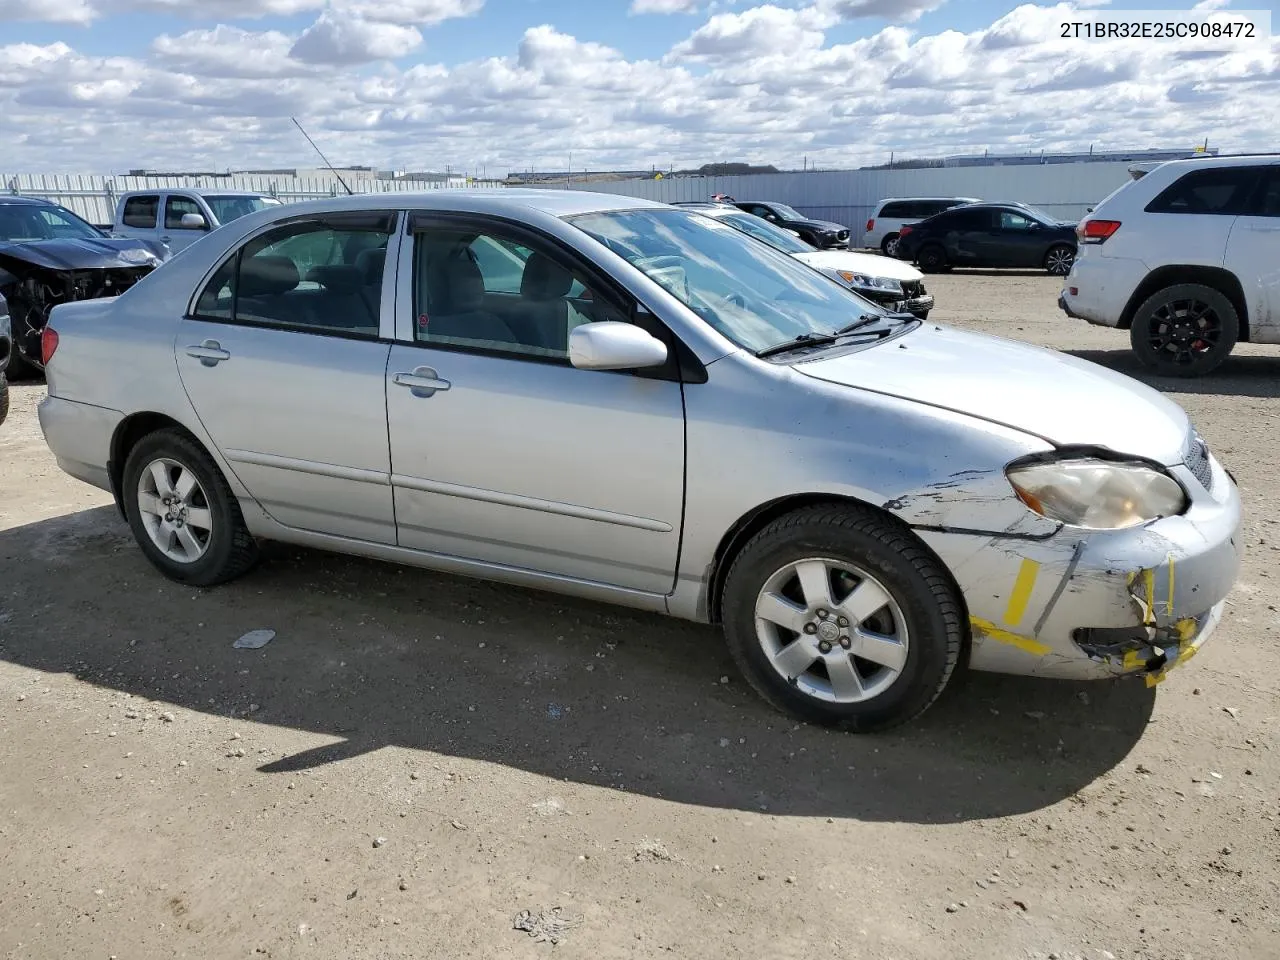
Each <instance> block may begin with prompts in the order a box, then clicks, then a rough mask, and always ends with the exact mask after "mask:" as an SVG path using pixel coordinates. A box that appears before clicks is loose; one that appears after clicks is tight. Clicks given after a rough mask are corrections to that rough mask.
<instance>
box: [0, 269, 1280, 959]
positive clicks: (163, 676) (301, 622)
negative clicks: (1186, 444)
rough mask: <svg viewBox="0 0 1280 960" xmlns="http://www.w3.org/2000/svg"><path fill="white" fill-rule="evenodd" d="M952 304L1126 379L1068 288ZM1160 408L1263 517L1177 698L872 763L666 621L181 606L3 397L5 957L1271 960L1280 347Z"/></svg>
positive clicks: (958, 701) (335, 598) (1083, 703)
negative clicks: (1069, 312) (1190, 423)
mask: <svg viewBox="0 0 1280 960" xmlns="http://www.w3.org/2000/svg"><path fill="white" fill-rule="evenodd" d="M929 286H930V287H931V289H932V290H933V291H934V292H935V294H936V295H937V297H938V302H939V307H938V309H937V312H936V319H938V320H940V321H943V322H949V323H955V324H956V325H959V326H963V327H967V328H970V329H975V330H986V331H990V332H993V333H997V334H1001V335H1005V336H1011V337H1016V338H1020V339H1025V340H1029V341H1032V342H1035V343H1041V344H1046V345H1049V346H1052V347H1056V348H1059V349H1066V350H1072V351H1075V352H1078V353H1080V354H1081V355H1083V356H1085V357H1087V358H1088V359H1091V360H1095V361H1098V362H1101V363H1105V364H1107V365H1109V366H1112V367H1114V368H1116V369H1119V370H1121V371H1123V372H1126V373H1136V372H1137V370H1136V367H1135V366H1134V364H1133V363H1132V361H1131V360H1130V356H1129V353H1128V341H1127V336H1126V335H1125V334H1123V333H1118V332H1113V331H1106V330H1098V329H1094V328H1090V327H1087V326H1085V325H1084V324H1082V323H1080V322H1078V321H1072V320H1069V319H1067V318H1066V317H1065V316H1063V315H1062V314H1061V313H1059V312H1058V310H1057V308H1056V306H1055V303H1054V301H1055V298H1056V295H1057V291H1058V289H1059V286H1060V283H1059V281H1056V280H1053V279H1051V278H1047V277H1044V276H1042V275H1039V276H1038V275H1034V274H1023V275H1019V274H1004V275H993V274H984V273H969V274H955V275H948V276H942V277H934V278H930V280H929ZM1157 385H1158V386H1160V387H1161V388H1162V389H1166V390H1168V391H1169V392H1170V393H1171V394H1172V395H1173V396H1174V398H1175V399H1176V400H1177V401H1178V402H1179V403H1182V404H1183V405H1185V406H1186V408H1187V409H1188V410H1189V412H1190V413H1191V414H1192V415H1193V417H1194V418H1195V420H1196V422H1197V423H1198V425H1199V427H1200V428H1201V431H1202V433H1203V434H1204V436H1205V437H1206V439H1207V440H1208V441H1209V443H1210V444H1211V445H1212V447H1213V448H1214V449H1215V451H1216V452H1217V453H1218V454H1219V456H1220V457H1221V458H1222V459H1223V460H1224V461H1225V462H1226V463H1227V465H1228V466H1229V467H1230V468H1231V469H1232V470H1233V471H1234V472H1235V474H1236V476H1237V478H1238V479H1239V482H1240V484H1241V487H1242V490H1243V494H1244V497H1245V502H1246V511H1247V525H1246V531H1245V533H1246V536H1245V540H1246V560H1245V566H1244V569H1243V572H1242V575H1241V579H1240V582H1239V585H1238V587H1237V589H1236V591H1235V592H1234V594H1233V596H1232V599H1231V606H1230V608H1229V610H1228V614H1227V618H1226V620H1225V623H1224V626H1223V628H1222V629H1221V631H1220V633H1219V634H1218V635H1217V636H1216V637H1215V638H1214V639H1213V640H1212V641H1211V642H1210V643H1209V644H1208V645H1207V646H1206V648H1205V649H1204V651H1203V652H1202V653H1201V655H1200V656H1199V657H1197V658H1196V659H1195V660H1194V661H1192V663H1191V664H1189V665H1188V666H1186V667H1185V668H1182V669H1180V670H1178V671H1175V672H1174V674H1173V675H1172V676H1171V677H1170V679H1169V680H1168V681H1167V682H1166V683H1164V684H1163V685H1161V686H1160V687H1159V688H1157V690H1154V691H1152V690H1147V689H1146V688H1145V687H1143V686H1142V685H1141V684H1112V683H1109V682H1108V683H1098V684H1088V685H1085V684H1069V683H1052V682H1032V681H1026V680H1020V679H1016V678H1002V677H992V676H981V675H972V676H969V677H967V678H965V681H964V683H963V684H962V685H960V686H958V687H957V688H955V689H952V690H950V691H949V692H948V693H947V694H946V695H945V696H944V697H943V699H942V700H941V701H940V702H939V703H938V704H937V705H936V706H935V707H934V709H933V710H931V711H930V712H929V713H928V714H927V715H926V716H925V718H923V719H922V720H921V721H920V722H918V723H917V724H916V725H914V726H912V727H910V728H908V729H905V730H900V731H897V732H894V733H892V734H888V735H884V736H878V737H853V736H842V735H835V734H831V733H827V732H823V731H820V730H817V729H811V728H808V727H805V728H799V727H797V726H795V725H794V724H793V723H790V722H788V721H787V719H786V718H783V717H781V716H780V715H778V714H775V713H773V712H771V711H770V710H769V709H768V708H767V707H766V706H764V705H763V704H762V703H761V702H760V701H759V700H758V699H757V698H756V697H755V696H753V695H752V694H751V693H750V691H748V690H747V689H746V688H745V684H743V683H742V682H741V681H740V680H739V678H738V677H737V675H736V674H735V672H734V670H733V668H732V666H731V664H730V662H729V659H728V657H727V655H726V653H725V651H724V649H723V648H722V645H721V643H720V641H719V638H718V635H717V634H716V633H715V632H713V631H712V630H710V629H707V628H701V627H698V626H695V625H689V624H685V623H681V622H678V621H674V620H668V619H662V618H658V617H650V616H644V615H639V614H633V613H630V612H627V611H623V610H618V609H613V608H607V607H603V606H599V605H595V604H590V603H584V602H577V601H570V600H563V599H560V598H558V597H554V596H549V595H540V594H534V593H530V592H526V591H521V590H516V589H511V588H506V587H501V586H490V585H486V584H483V583H478V582H472V581H465V580H460V579H452V578H448V577H443V576H436V575H432V574H428V573H424V572H420V571H415V570H408V569H398V568H396V567H393V566H388V565H382V564H378V563H373V562H364V561H359V560H348V559H345V558H341V557H335V556H330V555H325V554H320V553H313V552H307V551H298V550H296V549H293V548H288V547H280V546H275V547H271V548H269V549H268V551H267V555H266V559H265V561H264V563H263V564H262V566H261V567H260V568H259V569H258V570H256V571H255V572H254V573H252V574H251V575H249V576H247V577H245V578H244V579H242V580H240V581H238V582H236V583H234V584H231V585H228V586H225V587H222V588H218V589H216V590H211V591H201V590H194V589H189V588H183V587H181V586H178V585H176V584H173V583H171V582H169V581H167V580H165V579H163V578H161V577H160V575H159V574H157V573H156V572H154V570H153V569H152V568H151V567H150V566H148V565H147V564H146V562H145V561H144V560H143V558H142V555H141V553H140V552H139V551H138V550H137V548H136V547H135V546H134V544H133V542H132V541H131V539H130V536H129V533H128V530H127V528H126V527H125V525H124V523H123V522H122V521H121V520H120V518H119V517H118V515H117V514H116V513H115V512H114V508H113V507H111V506H110V504H109V498H108V497H107V496H106V495H104V494H102V493H101V492H99V491H96V490H94V489H92V488H90V487H87V486H85V485H83V484H80V483H78V482H76V481H74V480H71V479H70V478H68V477H66V476H65V475H63V474H62V473H61V472H60V471H59V470H58V469H57V467H56V466H55V464H54V463H53V460H52V458H51V457H50V456H49V453H48V450H47V448H46V447H45V445H44V442H43V439H42V438H41V436H40V432H39V426H38V423H37V421H36V415H35V407H36V403H37V402H38V400H39V397H40V396H41V395H42V393H43V387H42V386H41V385H39V384H26V385H18V386H17V387H16V388H15V390H14V394H15V396H14V407H15V409H14V412H13V413H12V415H11V418H10V420H9V421H8V422H7V423H6V424H5V425H4V426H3V427H0V957H11V958H62V957H75V958H102V960H107V958H109V957H118V958H119V960H126V958H150V957H157V958H159V957H165V958H176V957H211V958H212V957H216V958H224V957H250V958H252V957H276V958H305V957H317V958H318V957H343V958H351V960H360V958H375V957H376V958H400V957H404V958H409V957H413V958H426V957H431V958H435V957H440V958H449V960H456V958H463V957H468V958H469V957H476V958H485V960H496V958H508V957H536V956H546V955H548V954H549V952H550V951H552V950H554V951H555V954H556V955H557V956H560V957H565V958H574V957H584V958H591V960H598V958H603V957H610V958H612V957H637V958H639V957H646V958H648V957H654V956H674V957H694V958H699V960H701V958H704V957H708V956H710V957H715V958H717V960H719V958H733V957H743V958H759V957H768V958H791V957H801V956H804V957H854V958H863V957H866V958H881V957H883V958H895V960H917V958H918V960H934V958H939V960H942V958H946V960H955V958H965V957H974V958H1000V960H1004V958H1022V957H1026V958H1039V960H1047V958H1051V957H1058V958H1061V960H1068V958H1089V960H1103V958H1111V957H1114V958H1151V960H1173V958H1184V957H1185V958H1224V957H1225V958H1247V960H1265V958H1274V957H1280V907H1278V905H1280V754H1278V752H1277V746H1276V745H1277V732H1278V731H1280V725H1278V722H1277V715H1278V714H1280V700H1278V698H1277V693H1278V692H1280V680H1278V679H1277V678H1278V677H1280V651H1278V650H1277V638H1278V636H1280V614H1277V613H1276V608H1275V605H1274V603H1273V602H1272V601H1273V600H1274V599H1275V597H1274V582H1273V580H1272V572H1273V571H1274V570H1275V567H1276V560H1277V556H1276V551H1277V550H1280V529H1277V526H1276V524H1277V520H1276V519H1275V518H1276V517H1277V497H1276V486H1275V484H1274V482H1273V481H1268V480H1267V477H1273V478H1274V477H1276V476H1277V466H1278V464H1277V461H1278V460H1280V451H1278V449H1277V444H1276V443H1275V437H1276V435H1277V414H1280V402H1278V400H1277V395H1278V393H1280V350H1277V349H1276V348H1253V347H1243V348H1241V349H1240V350H1239V351H1238V355H1237V356H1235V357H1233V358H1232V359H1231V360H1230V361H1228V363H1227V364H1226V366H1225V367H1224V368H1222V370H1221V372H1220V373H1219V374H1218V375H1216V376H1214V377H1213V378H1211V379H1208V380H1204V381H1200V382H1193V383H1167V382H1166V383H1159V384H1157ZM1116 415H1117V416H1123V415H1124V411H1120V410H1118V411H1116ZM258 628H266V629H272V630H275V631H276V637H275V639H274V640H272V641H271V642H270V643H269V644H267V645H266V646H265V647H263V648H261V649H257V650H246V649H234V648H233V647H232V643H233V642H234V641H235V639H236V638H237V637H239V636H240V635H241V634H243V633H245V632H247V631H249V630H253V629H258ZM552 940H558V941H559V945H558V946H553V945H552V942H551V941H552Z"/></svg>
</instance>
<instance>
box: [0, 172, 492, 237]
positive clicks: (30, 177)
mask: <svg viewBox="0 0 1280 960" xmlns="http://www.w3.org/2000/svg"><path fill="white" fill-rule="evenodd" d="M344 179H346V181H347V184H348V185H349V186H350V187H351V190H352V191H353V192H355V193H417V192H420V191H423V190H448V189H456V188H459V187H464V186H471V187H485V186H494V184H492V183H480V184H468V183H467V181H466V179H465V178H463V177H452V178H449V179H448V180H441V181H429V180H376V179H373V178H368V177H364V178H361V177H346V178H344ZM183 187H185V188H188V189H204V190H243V191H245V192H246V193H265V194H269V195H271V196H273V197H277V198H279V199H280V200H283V201H285V202H286V203H292V202H297V201H299V200H314V199H319V198H322V197H336V196H339V195H340V194H345V193H346V190H345V189H344V188H343V186H342V184H340V183H339V182H338V181H337V179H335V178H332V177H316V178H298V177H282V176H274V175H271V174H232V175H230V176H225V177H224V176H205V177H129V176H101V175H98V174H61V173H59V174H53V173H35V174H23V173H18V174H14V173H0V193H17V194H22V195H24V196H30V197H41V198H43V199H45V200H52V201H54V202H55V203H60V204H62V205H63V206H64V207H66V208H67V209H69V210H72V211H74V212H75V213H77V214H79V215H80V216H81V217H84V219H86V220H88V221H89V222H90V223H93V224H97V225H99V226H108V225H109V224H111V222H112V221H113V220H114V219H115V209H116V200H117V198H118V197H119V196H120V194H122V193H126V192H128V191H130V190H163V189H165V188H183Z"/></svg>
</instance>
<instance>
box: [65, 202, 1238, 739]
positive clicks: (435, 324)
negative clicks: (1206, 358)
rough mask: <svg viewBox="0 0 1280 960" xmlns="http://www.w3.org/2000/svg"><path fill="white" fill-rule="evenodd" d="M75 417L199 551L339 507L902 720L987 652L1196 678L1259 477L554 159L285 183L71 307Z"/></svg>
mask: <svg viewBox="0 0 1280 960" xmlns="http://www.w3.org/2000/svg"><path fill="white" fill-rule="evenodd" d="M43 353H44V360H45V364H46V373H47V377H48V397H47V399H45V400H44V401H43V402H42V403H41V405H40V411H39V412H40V422H41V426H42V428H43V431H44V435H45V438H46V439H47V442H48V444H49V446H50V447H51V449H52V450H53V453H54V454H55V455H56V457H57V459H58V462H59V463H60V464H61V466H62V468H63V469H64V470H66V471H67V472H68V473H70V474H72V475H73V476H75V477H78V478H80V479H82V480H84V481H87V482H88V483H91V484H95V485H97V486H99V487H102V488H104V489H107V490H110V491H112V492H113V493H114V495H115V498H116V501H117V503H118V504H119V507H120V511H121V514H122V516H123V517H124V518H125V520H126V521H127V522H128V524H129V526H130V527H131V528H132V531H133V534H134V536H135V537H136V539H137V542H138V544H139V546H140V548H141V549H142V551H143V553H144V554H145V555H146V556H147V558H148V559H149V560H150V561H151V562H152V563H153V564H154V565H155V566H156V567H157V568H158V569H159V570H160V571H161V572H162V573H164V574H165V575H167V576H169V577H171V578H173V579H175V580H178V581H180V582H183V583H189V584H193V585H198V586H211V585H214V584H218V583H221V582H224V581H226V580H229V579H231V578H233V577H237V576H239V575H241V574H243V573H245V572H246V571H247V570H249V568H250V567H251V566H252V565H253V564H254V561H255V558H256V557H257V551H258V543H259V541H260V540H263V539H267V540H277V541H286V542H290V543H296V544H303V545H307V546H311V547H317V548H322V549H327V550H334V551H339V552H342V553H349V554H358V555H361V556H365V557H374V558H379V559H382V560H387V561H394V562H399V563H407V564H414V565H417V566H421V567H428V568H431V569H435V570H440V571H446V572H450V573H454V574H462V575H468V576H475V577H482V578H488V579H491V580H497V581H503V582H508V583H514V584H522V585H525V586H531V587H538V588H544V589H547V590H554V591H561V592H564V593H569V594H575V595H578V596H582V597H589V598H595V599H598V600H602V601H608V602H612V603H617V604H624V605H627V606H631V607H636V608H640V609H644V610H651V611H657V612H661V613H666V614H670V615H673V616H676V617H682V618H687V619H690V620H696V621H710V622H715V623H719V624H722V625H723V628H724V633H725V635H726V637H727V640H728V644H729V647H730V650H731V651H732V653H733V656H734V658H735V659H736V662H737V663H738V665H739V667H740V668H741V670H742V672H743V674H744V675H745V676H746V678H747V679H748V680H749V681H750V682H751V683H752V684H753V686H754V687H755V688H756V689H757V690H758V691H759V692H760V693H761V694H762V695H763V696H764V697H765V698H766V699H767V700H768V701H770V702H771V703H772V704H774V705H775V706H777V707H779V708H781V709H783V710H786V711H788V712H790V713H792V714H793V715H795V716H797V717H800V718H802V719H805V720H809V721H814V722H817V723H823V724H829V725H834V726H840V727H843V728H845V729H850V730H855V731H870V730H877V729H883V728H886V727H889V726H892V725H894V724H897V723H901V722H904V721H907V720H909V719H911V718H913V717H915V716H917V715H919V714H920V713H921V712H922V711H924V710H925V709H926V708H927V707H928V706H929V705H930V704H931V703H932V702H933V701H934V700H935V698H936V697H937V696H938V695H939V693H941V691H942V690H943V688H944V687H945V686H946V684H947V682H948V680H949V679H950V678H951V676H952V675H953V671H954V670H955V669H956V667H957V665H959V664H961V663H967V664H968V665H969V666H970V667H972V668H973V669H976V670H991V671H999V672H1004V673H1015V674H1025V675H1034V676H1044V677H1059V678H1070V679H1087V678H1104V677H1110V676H1115V675H1132V676H1134V677H1141V678H1145V680H1146V682H1147V683H1148V684H1152V683H1157V682H1159V681H1161V680H1163V679H1164V677H1165V675H1166V673H1167V672H1168V671H1169V670H1170V669H1171V668H1172V667H1173V666H1175V665H1177V664H1179V663H1181V662H1183V661H1185V660H1186V659H1187V658H1189V657H1190V656H1192V655H1193V654H1194V653H1195V652H1196V650H1198V649H1199V647H1200V645H1201V644H1202V643H1203V642H1204V641H1205V640H1206V639H1207V638H1208V637H1209V636H1210V635H1211V634H1212V633H1213V631H1214V629H1215V627H1216V626H1217V624H1218V622H1219V618H1220V616H1221V612H1222V608H1223V602H1224V598H1225V597H1226V596H1227V594H1228V592H1229V590H1230V589H1231V587H1232V585H1233V583H1234V580H1235V578H1236V575H1237V570H1238V565H1239V554H1238V544H1237V534H1238V530H1239V528H1240V522H1241V508H1240V499H1239V495H1238V492H1237V490H1236V486H1235V483H1234V482H1233V480H1232V479H1231V477H1230V476H1229V475H1228V474H1227V473H1226V471H1225V470H1224V469H1223V467H1222V466H1221V465H1220V464H1219V462H1218V461H1217V460H1216V459H1215V458H1214V457H1213V455H1212V454H1211V453H1210V452H1209V451H1208V450H1207V449H1206V447H1205V445H1204V443H1203V442H1202V441H1201V439H1200V438H1199V436H1198V435H1197V434H1196V432H1195V430H1194V428H1193V427H1192V425H1191V424H1190V423H1189V422H1188V418H1187V416H1186V414H1185V413H1184V412H1183V410H1182V409H1181V408H1180V407H1178V406H1177V405H1176V404H1174V403H1173V402H1171V401H1169V400H1168V399H1166V398H1165V397H1164V396H1162V395H1161V394H1159V393H1157V392H1155V391H1153V390H1150V389H1148V388H1147V387H1145V386H1143V385H1141V384H1139V383H1137V382H1135V381H1133V380H1130V379H1128V378H1125V377H1122V376H1119V375H1117V374H1114V373H1111V372H1109V371H1107V370H1105V369H1104V368H1101V367H1099V366H1096V365H1093V364H1090V363H1086V362H1084V361H1081V360H1077V359H1075V358H1072V357H1069V356H1066V355H1063V354H1059V353H1056V352H1052V351H1047V350H1042V349H1037V348H1033V347H1029V346H1024V345H1021V344H1017V343H1013V342H1009V341H1005V340H999V339H995V338H991V337H986V336H981V335H977V334H972V333H965V332H960V331H957V330H953V329H948V328H946V327H942V326H938V325H936V324H933V323H923V322H921V321H920V320H918V319H916V318H914V317H910V316H904V315H901V314H892V313H889V312H887V311H885V310H883V309H881V308H880V307H878V306H876V305H875V304H874V303H872V302H870V301H868V300H865V299H863V298H862V297H860V296H859V295H858V294H857V293H856V292H854V291H852V290H850V289H848V288H847V287H844V286H842V285H841V284H838V283H836V282H834V281H832V280H830V279H829V278H827V277H825V276H824V275H822V274H821V273H820V272H818V271H817V270H814V269H812V268H810V267H808V266H806V265H805V264H803V263H801V262H799V261H797V260H795V259H793V258H792V257H789V256H787V255H786V254H784V253H781V252H779V251H777V250H774V249H772V248H770V247H769V246H767V245H766V244H763V243H760V242H758V241H756V240H754V239H752V238H751V237H748V236H746V235H745V234H742V233H740V232H739V231H737V230H735V229H733V228H732V227H730V226H728V225H725V224H722V223H719V222H717V221H716V220H714V219H711V218H708V217H704V216H701V215H700V214H698V213H696V212H691V211H688V210H681V209H679V208H676V207H671V206H667V205H663V204H656V203H649V202H646V201H640V200H633V199H631V198H626V197H617V196H602V195H595V194H590V193H585V192H569V191H553V190H484V191H435V192H431V193H428V194H423V195H382V196H376V195H375V196H356V197H341V198H336V199H332V200H323V201H315V202H310V203H305V204H298V205H291V206H287V207H275V208H271V209H268V210H263V211H260V212H258V213H254V214H250V215H249V216H246V217H243V218H241V219H239V220H237V221H236V222H235V223H233V224H230V225H228V226H226V227H223V228H222V229H220V230H217V231H214V232H212V233H210V234H208V235H207V236H205V237H204V238H202V239H201V240H199V241H197V242H196V243H195V244H193V245H192V246H190V247H188V248H187V249H186V250H184V251H182V252H181V253H179V254H178V255H176V256H175V257H174V258H173V259H172V260H170V261H169V262H168V263H166V264H165V265H164V266H163V267H161V268H160V269H159V270H156V271H155V272H154V273H153V274H151V275H150V276H148V277H147V278H146V279H144V280H143V281H142V282H140V283H138V284H137V285H136V286H134V287H133V288H132V289H130V290H129V291H127V292H126V293H124V294H122V295H120V296H118V297H115V298H113V299H103V300H91V301H84V302H80V303H69V304H65V305H61V306H58V307H55V308H54V310H53V314H52V317H51V320H50V323H49V326H48V328H47V329H46V331H45V336H44V342H43Z"/></svg>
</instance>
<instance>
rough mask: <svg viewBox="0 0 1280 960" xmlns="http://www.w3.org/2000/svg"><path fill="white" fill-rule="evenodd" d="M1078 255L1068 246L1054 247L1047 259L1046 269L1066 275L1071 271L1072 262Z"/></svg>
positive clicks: (1055, 274) (1058, 274)
mask: <svg viewBox="0 0 1280 960" xmlns="http://www.w3.org/2000/svg"><path fill="white" fill-rule="evenodd" d="M1075 259H1076V256H1075V254H1074V253H1072V252H1071V250H1070V248H1068V247H1054V248H1053V249H1052V250H1050V251H1049V256H1048V257H1047V258H1046V259H1045V269H1047V270H1048V271H1049V272H1050V273H1052V274H1053V275H1054V276H1058V277H1065V276H1066V275H1067V274H1068V273H1070V272H1071V264H1072V263H1074V262H1075Z"/></svg>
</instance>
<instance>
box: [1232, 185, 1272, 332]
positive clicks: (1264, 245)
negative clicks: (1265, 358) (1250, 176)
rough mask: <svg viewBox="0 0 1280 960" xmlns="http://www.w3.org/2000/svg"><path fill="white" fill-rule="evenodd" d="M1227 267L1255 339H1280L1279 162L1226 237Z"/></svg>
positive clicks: (1259, 186)
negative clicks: (1241, 289) (1241, 295)
mask: <svg viewBox="0 0 1280 960" xmlns="http://www.w3.org/2000/svg"><path fill="white" fill-rule="evenodd" d="M1225 265H1226V268H1227V269H1228V270H1230V271H1231V272H1232V273H1234V274H1235V275H1236V276H1237V277H1239V278H1240V282H1241V285H1242V286H1243V287H1244V296H1245V301H1246V303H1247V305H1248V309H1249V336H1250V339H1251V340H1252V341H1253V342H1254V343H1280V166H1275V167H1269V168H1267V170H1266V174H1265V176H1264V177H1263V179H1262V182H1261V183H1260V184H1259V185H1258V188H1257V190H1256V192H1255V193H1254V195H1253V198H1252V199H1251V200H1250V202H1249V205H1248V207H1247V208H1246V210H1245V211H1244V212H1243V213H1241V215H1240V216H1238V217H1236V219H1235V222H1234V223H1232V225H1231V234H1230V236H1228V238H1227V255H1226V261H1225Z"/></svg>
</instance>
